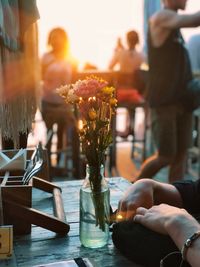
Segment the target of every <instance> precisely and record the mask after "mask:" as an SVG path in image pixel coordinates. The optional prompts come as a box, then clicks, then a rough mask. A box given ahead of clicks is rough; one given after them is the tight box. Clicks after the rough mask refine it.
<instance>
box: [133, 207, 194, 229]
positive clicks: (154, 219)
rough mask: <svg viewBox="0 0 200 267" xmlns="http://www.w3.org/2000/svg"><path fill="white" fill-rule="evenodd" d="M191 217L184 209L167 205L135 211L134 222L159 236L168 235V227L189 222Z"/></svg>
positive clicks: (140, 208) (141, 208)
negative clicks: (184, 221) (159, 234)
mask: <svg viewBox="0 0 200 267" xmlns="http://www.w3.org/2000/svg"><path fill="white" fill-rule="evenodd" d="M190 217H191V215H189V214H188V212H187V211H186V210H184V209H180V208H176V207H173V206H170V205H167V204H160V205H158V206H153V207H151V208H150V209H146V208H143V207H139V208H138V209H137V210H136V215H135V217H134V221H135V222H137V223H141V224H143V225H144V226H145V227H147V228H149V229H151V230H153V231H156V232H158V233H161V234H169V232H168V231H169V225H170V226H171V224H175V225H177V226H178V225H179V223H181V221H182V220H183V218H184V220H186V221H187V220H188V221H189V220H190Z"/></svg>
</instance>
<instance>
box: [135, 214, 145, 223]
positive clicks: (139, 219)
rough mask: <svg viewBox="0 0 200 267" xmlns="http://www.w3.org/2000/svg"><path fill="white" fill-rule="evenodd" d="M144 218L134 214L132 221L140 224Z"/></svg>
mask: <svg viewBox="0 0 200 267" xmlns="http://www.w3.org/2000/svg"><path fill="white" fill-rule="evenodd" d="M143 218H144V216H143V215H140V214H136V215H135V217H134V219H133V221H134V222H136V223H142V221H143Z"/></svg>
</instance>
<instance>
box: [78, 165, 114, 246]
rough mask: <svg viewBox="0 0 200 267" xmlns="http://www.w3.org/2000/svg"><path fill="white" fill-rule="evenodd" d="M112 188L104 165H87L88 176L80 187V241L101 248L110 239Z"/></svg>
mask: <svg viewBox="0 0 200 267" xmlns="http://www.w3.org/2000/svg"><path fill="white" fill-rule="evenodd" d="M109 217H110V190H109V187H108V183H107V181H106V180H105V177H104V166H103V165H101V167H94V166H88V165H87V166H86V178H85V180H84V182H83V185H82V187H81V189H80V241H81V244H82V245H83V246H85V247H89V248H99V247H103V246H104V245H106V244H107V242H108V239H109Z"/></svg>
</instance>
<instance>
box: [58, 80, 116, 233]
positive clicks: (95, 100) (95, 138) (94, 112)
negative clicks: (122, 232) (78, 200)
mask: <svg viewBox="0 0 200 267" xmlns="http://www.w3.org/2000/svg"><path fill="white" fill-rule="evenodd" d="M58 93H59V94H60V95H61V96H62V97H64V99H65V101H66V102H67V103H70V104H72V105H73V106H74V112H75V115H76V118H77V123H79V127H78V130H79V136H80V142H81V148H82V152H83V153H84V154H85V156H86V159H87V164H88V166H89V167H91V169H90V170H92V171H91V172H90V175H89V182H90V187H91V190H92V195H93V203H94V207H95V220H96V226H99V228H100V229H101V230H102V231H104V230H105V220H107V223H108V219H109V218H105V208H104V202H103V199H102V196H101V194H100V193H101V185H102V181H101V179H102V175H101V167H102V165H103V166H104V161H105V152H106V149H107V148H108V146H109V145H110V144H111V143H112V131H111V121H112V116H113V114H114V113H115V107H116V104H117V100H116V98H115V88H114V87H110V86H108V83H107V81H105V80H103V79H101V78H98V77H95V76H90V77H87V78H86V79H84V80H79V81H77V82H76V83H75V84H70V85H66V86H62V87H61V88H59V89H58Z"/></svg>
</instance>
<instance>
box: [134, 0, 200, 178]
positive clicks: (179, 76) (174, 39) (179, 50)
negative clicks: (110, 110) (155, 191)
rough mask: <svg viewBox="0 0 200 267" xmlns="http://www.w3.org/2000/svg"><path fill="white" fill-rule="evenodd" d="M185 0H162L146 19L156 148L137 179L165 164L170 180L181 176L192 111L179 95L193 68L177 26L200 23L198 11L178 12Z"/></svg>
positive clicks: (183, 6) (149, 82) (190, 25)
mask: <svg viewBox="0 0 200 267" xmlns="http://www.w3.org/2000/svg"><path fill="white" fill-rule="evenodd" d="M186 2H187V1H186V0H177V1H174V0H163V7H164V8H163V9H162V10H160V11H158V12H156V13H155V14H153V15H152V16H151V17H150V20H149V31H148V63H149V79H148V88H147V90H148V95H147V101H148V104H149V106H150V108H151V120H152V132H153V137H154V141H155V143H156V145H157V152H156V153H155V154H154V155H153V156H151V157H150V158H148V159H147V160H146V161H145V162H144V163H143V165H142V166H141V169H140V171H139V174H138V176H137V178H136V179H141V178H145V177H149V178H152V177H153V176H154V175H155V174H156V173H157V172H158V171H159V170H161V169H162V168H163V167H166V166H169V175H168V179H169V182H170V183H171V182H173V181H175V180H178V179H183V178H184V174H185V168H186V158H187V150H188V148H189V146H190V144H191V133H192V112H188V111H186V109H185V108H184V105H183V103H182V101H181V99H182V96H183V92H184V89H185V88H186V84H187V82H188V81H189V80H191V79H192V71H191V66H190V60H189V56H188V52H187V49H186V48H185V44H184V40H183V37H182V35H181V33H180V29H181V28H184V27H196V26H199V25H200V12H196V13H194V14H179V13H178V10H179V9H180V10H184V9H185V7H186Z"/></svg>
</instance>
